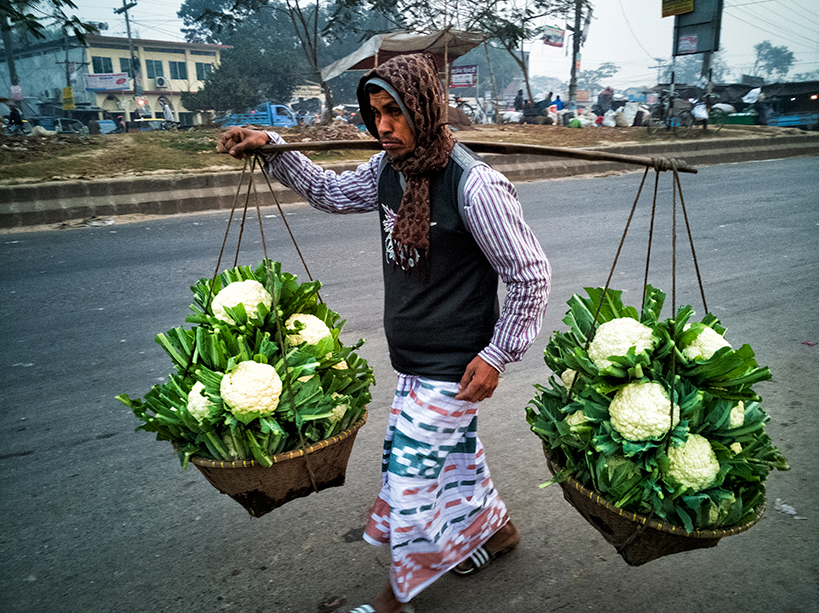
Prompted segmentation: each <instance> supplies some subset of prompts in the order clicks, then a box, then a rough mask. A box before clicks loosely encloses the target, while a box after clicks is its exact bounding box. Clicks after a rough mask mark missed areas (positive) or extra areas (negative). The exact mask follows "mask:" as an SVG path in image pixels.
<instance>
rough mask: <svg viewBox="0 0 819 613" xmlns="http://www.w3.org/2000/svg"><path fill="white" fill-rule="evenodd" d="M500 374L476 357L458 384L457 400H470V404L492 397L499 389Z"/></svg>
mask: <svg viewBox="0 0 819 613" xmlns="http://www.w3.org/2000/svg"><path fill="white" fill-rule="evenodd" d="M499 376H500V375H499V373H498V371H497V370H495V369H494V368H492V367H491V366H490V365H489V364H487V363H486V362H484V361H483V358H480V357H476V358H475V359H473V360H472V361H471V362H470V363H469V365H468V366H467V367H466V372H464V376H463V377H461V382H460V383H459V384H458V390H459V391H458V395H457V396H455V400H468V401H469V402H480V401H481V400H486V399H487V398H489V397H491V396H492V394H493V393H494V392H495V388H496V387H498V378H499Z"/></svg>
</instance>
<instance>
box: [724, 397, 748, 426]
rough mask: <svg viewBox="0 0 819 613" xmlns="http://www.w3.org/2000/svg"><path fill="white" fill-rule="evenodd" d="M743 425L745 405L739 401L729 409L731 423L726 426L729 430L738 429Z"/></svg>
mask: <svg viewBox="0 0 819 613" xmlns="http://www.w3.org/2000/svg"><path fill="white" fill-rule="evenodd" d="M744 423H745V403H744V402H742V400H740V401H739V402H738V403H737V404H736V405H735V406H734V408H733V409H731V422H730V423H729V424H728V427H729V428H739V427H740V426H741V425H742V424H744Z"/></svg>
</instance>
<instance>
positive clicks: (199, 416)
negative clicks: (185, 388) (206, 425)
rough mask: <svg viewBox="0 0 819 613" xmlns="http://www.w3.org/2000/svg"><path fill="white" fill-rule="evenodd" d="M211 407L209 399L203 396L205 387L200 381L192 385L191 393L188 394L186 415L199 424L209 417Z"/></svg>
mask: <svg viewBox="0 0 819 613" xmlns="http://www.w3.org/2000/svg"><path fill="white" fill-rule="evenodd" d="M212 406H214V404H213V403H212V402H211V401H210V398H208V397H207V396H205V385H204V384H203V383H202V382H201V381H197V382H196V383H194V384H193V387H192V388H191V391H190V392H188V413H190V414H191V415H193V417H194V418H195V419H196V421H198V422H199V423H200V424H201V423H202V422H203V421H204V419H205V418H206V417H207V416H208V415H210V408H211V407H212Z"/></svg>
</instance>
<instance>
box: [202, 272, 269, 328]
mask: <svg viewBox="0 0 819 613" xmlns="http://www.w3.org/2000/svg"><path fill="white" fill-rule="evenodd" d="M239 303H241V304H242V306H243V307H244V308H245V312H246V313H247V316H248V318H250V319H253V318H254V317H256V315H257V313H258V306H259V304H264V305H265V306H266V307H267V308H268V309H270V307H271V306H272V305H273V296H271V295H270V293H269V292H268V291H267V290H266V289H265V288H264V286H263V285H262V284H261V283H259V282H258V281H253V280H252V279H250V280H247V281H234V282H233V283H229V284H228V285H226V286H225V287H223V288H222V289H221V290H220V291H219V293H218V294H216V297H214V299H213V302H212V303H211V308H212V309H213V316H214V317H216V318H217V319H221V320H222V321H226V322H228V323H236V322H234V321H233V319H232V318H231V317H230V315H228V314H227V313H226V312H225V307H235V306H236V305H237V304H239Z"/></svg>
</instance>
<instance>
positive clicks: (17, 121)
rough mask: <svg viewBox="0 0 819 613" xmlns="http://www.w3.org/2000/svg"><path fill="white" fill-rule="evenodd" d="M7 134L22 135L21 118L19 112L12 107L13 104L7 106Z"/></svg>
mask: <svg viewBox="0 0 819 613" xmlns="http://www.w3.org/2000/svg"><path fill="white" fill-rule="evenodd" d="M8 118H9V132H11V133H12V134H22V133H23V116H22V115H21V114H20V110H19V109H18V108H17V107H16V106H14V105H13V104H10V105H9V114H8Z"/></svg>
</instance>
